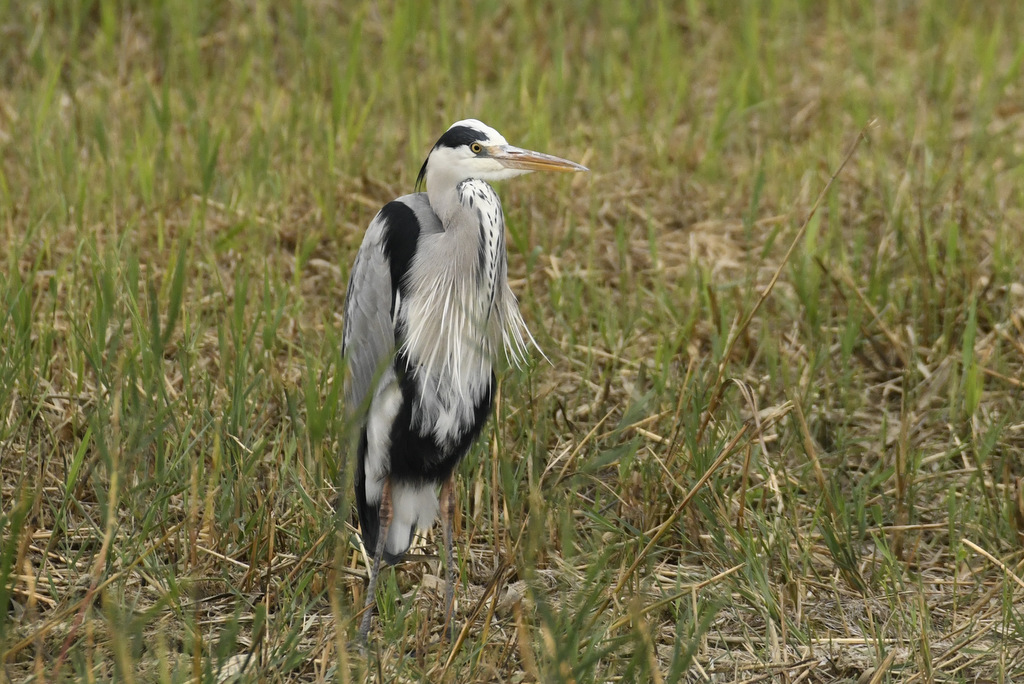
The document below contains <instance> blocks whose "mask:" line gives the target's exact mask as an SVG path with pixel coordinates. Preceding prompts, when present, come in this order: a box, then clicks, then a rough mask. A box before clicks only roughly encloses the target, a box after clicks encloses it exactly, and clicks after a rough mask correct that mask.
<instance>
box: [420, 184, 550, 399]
mask: <svg viewBox="0 0 1024 684" xmlns="http://www.w3.org/2000/svg"><path fill="white" fill-rule="evenodd" d="M442 187H443V186H442ZM431 189H433V190H434V192H433V193H431V192H430V191H431ZM427 194H428V200H429V202H430V205H431V208H432V209H433V211H434V213H435V214H437V216H438V218H440V219H441V223H442V225H443V226H444V231H443V232H441V233H437V234H434V235H432V236H429V238H425V239H424V242H423V244H422V249H421V251H420V253H419V254H417V256H416V259H415V261H414V262H413V264H412V267H411V269H410V274H409V275H410V277H411V279H412V281H413V282H412V285H413V287H412V288H410V289H411V291H412V292H415V293H417V294H416V296H415V297H414V298H413V300H412V301H409V302H407V303H406V304H407V306H408V311H409V314H410V315H409V317H408V319H407V320H408V322H409V324H410V325H409V328H408V329H407V336H406V341H405V347H406V349H407V350H408V352H410V358H414V359H416V360H417V365H418V367H419V371H418V372H420V373H423V374H425V376H426V377H430V378H433V379H436V381H437V382H438V384H439V385H445V386H447V387H451V388H452V389H453V390H456V388H457V391H458V392H460V393H461V392H463V391H466V390H468V391H469V392H470V393H472V392H474V391H475V390H477V389H481V388H482V387H483V385H484V384H486V383H489V381H490V373H491V367H492V364H493V363H494V362H495V361H496V360H497V358H496V357H497V356H498V354H499V353H500V349H501V348H504V350H505V354H506V357H507V359H508V360H509V361H510V362H512V363H514V364H516V365H520V364H521V362H522V360H523V359H524V358H525V351H526V345H527V340H529V341H530V342H531V343H533V345H534V346H536V342H535V341H534V340H533V337H532V335H530V332H529V330H528V329H527V328H526V324H525V323H524V322H523V319H522V316H521V315H520V313H519V305H518V302H517V301H516V298H515V295H514V294H513V293H512V291H511V290H510V289H509V287H508V282H507V275H506V273H507V264H506V256H505V236H504V217H503V215H502V211H501V204H500V201H499V200H498V196H497V194H495V192H494V190H493V189H492V188H491V187H490V186H489V185H487V184H486V183H484V182H483V181H481V180H476V179H472V180H466V181H462V182H460V183H458V184H457V185H456V186H452V187H451V188H450V189H449V191H448V192H438V191H437V186H436V185H435V186H434V187H433V188H431V187H430V185H428V190H427ZM478 385H479V387H477V386H478Z"/></svg>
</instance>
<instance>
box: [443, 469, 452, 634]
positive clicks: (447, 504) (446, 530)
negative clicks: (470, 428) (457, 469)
mask: <svg viewBox="0 0 1024 684" xmlns="http://www.w3.org/2000/svg"><path fill="white" fill-rule="evenodd" d="M454 521H455V475H451V476H449V477H448V479H447V480H445V481H444V484H442V485H441V531H442V534H443V536H444V550H443V552H442V555H443V557H444V631H443V632H442V634H449V633H452V634H454V625H453V624H452V606H453V604H454V601H455V581H454V577H455V555H454V553H453V549H452V547H453V541H452V527H453V526H454Z"/></svg>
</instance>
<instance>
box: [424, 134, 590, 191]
mask: <svg viewBox="0 0 1024 684" xmlns="http://www.w3.org/2000/svg"><path fill="white" fill-rule="evenodd" d="M586 170H587V169H586V167H583V166H580V165H579V164H575V163H573V162H571V161H566V160H565V159H559V158H558V157H552V156H551V155H547V154H541V153H540V152H531V151H530V150H524V149H520V148H518V147H513V146H512V145H509V144H508V141H506V140H505V137H504V136H503V135H502V134H501V133H499V132H498V131H496V130H494V129H493V128H491V127H490V126H488V125H487V124H485V123H483V122H482V121H478V120H476V119H464V120H462V121H457V122H455V123H454V124H452V125H451V127H450V128H449V129H448V130H447V131H446V132H445V134H444V135H442V136H441V139H440V140H438V141H437V144H436V145H435V146H434V149H433V150H431V152H430V156H429V157H427V162H426V164H425V168H424V172H425V179H426V182H427V192H431V191H432V190H434V191H440V190H442V189H443V188H446V187H447V188H452V189H454V188H455V186H456V185H458V184H459V183H461V182H462V181H464V180H468V179H470V178H479V179H480V180H484V181H497V180H504V179H506V178H513V177H515V176H521V175H523V174H524V173H530V172H531V171H586Z"/></svg>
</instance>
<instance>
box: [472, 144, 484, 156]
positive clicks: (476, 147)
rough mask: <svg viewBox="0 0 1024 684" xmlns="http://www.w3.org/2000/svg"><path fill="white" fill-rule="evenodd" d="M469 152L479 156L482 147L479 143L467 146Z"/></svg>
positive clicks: (482, 149)
mask: <svg viewBox="0 0 1024 684" xmlns="http://www.w3.org/2000/svg"><path fill="white" fill-rule="evenodd" d="M469 151H470V152H472V153H473V154H480V153H481V152H483V151H484V147H483V145H481V144H480V143H473V144H472V145H470V146H469Z"/></svg>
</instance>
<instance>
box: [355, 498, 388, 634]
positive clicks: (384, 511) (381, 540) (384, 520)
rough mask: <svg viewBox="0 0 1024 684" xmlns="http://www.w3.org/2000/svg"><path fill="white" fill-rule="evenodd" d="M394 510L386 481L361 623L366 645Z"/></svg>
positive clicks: (361, 632) (360, 630) (378, 515)
mask: <svg viewBox="0 0 1024 684" xmlns="http://www.w3.org/2000/svg"><path fill="white" fill-rule="evenodd" d="M393 513H394V510H393V509H392V506H391V480H390V479H385V480H384V487H383V489H382V490H381V493H380V506H379V507H378V513H377V522H378V525H377V548H376V549H374V552H373V570H372V571H371V572H370V584H369V586H368V587H367V588H366V603H365V604H364V606H363V619H362V621H361V622H360V623H359V641H360V642H361V643H364V644H365V643H366V636H367V635H368V634H369V633H370V621H371V619H372V618H373V609H374V606H375V605H376V603H377V577H378V575H380V563H381V559H382V558H383V557H384V545H385V544H386V543H387V539H388V529H389V528H390V527H391V517H392V515H393Z"/></svg>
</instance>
